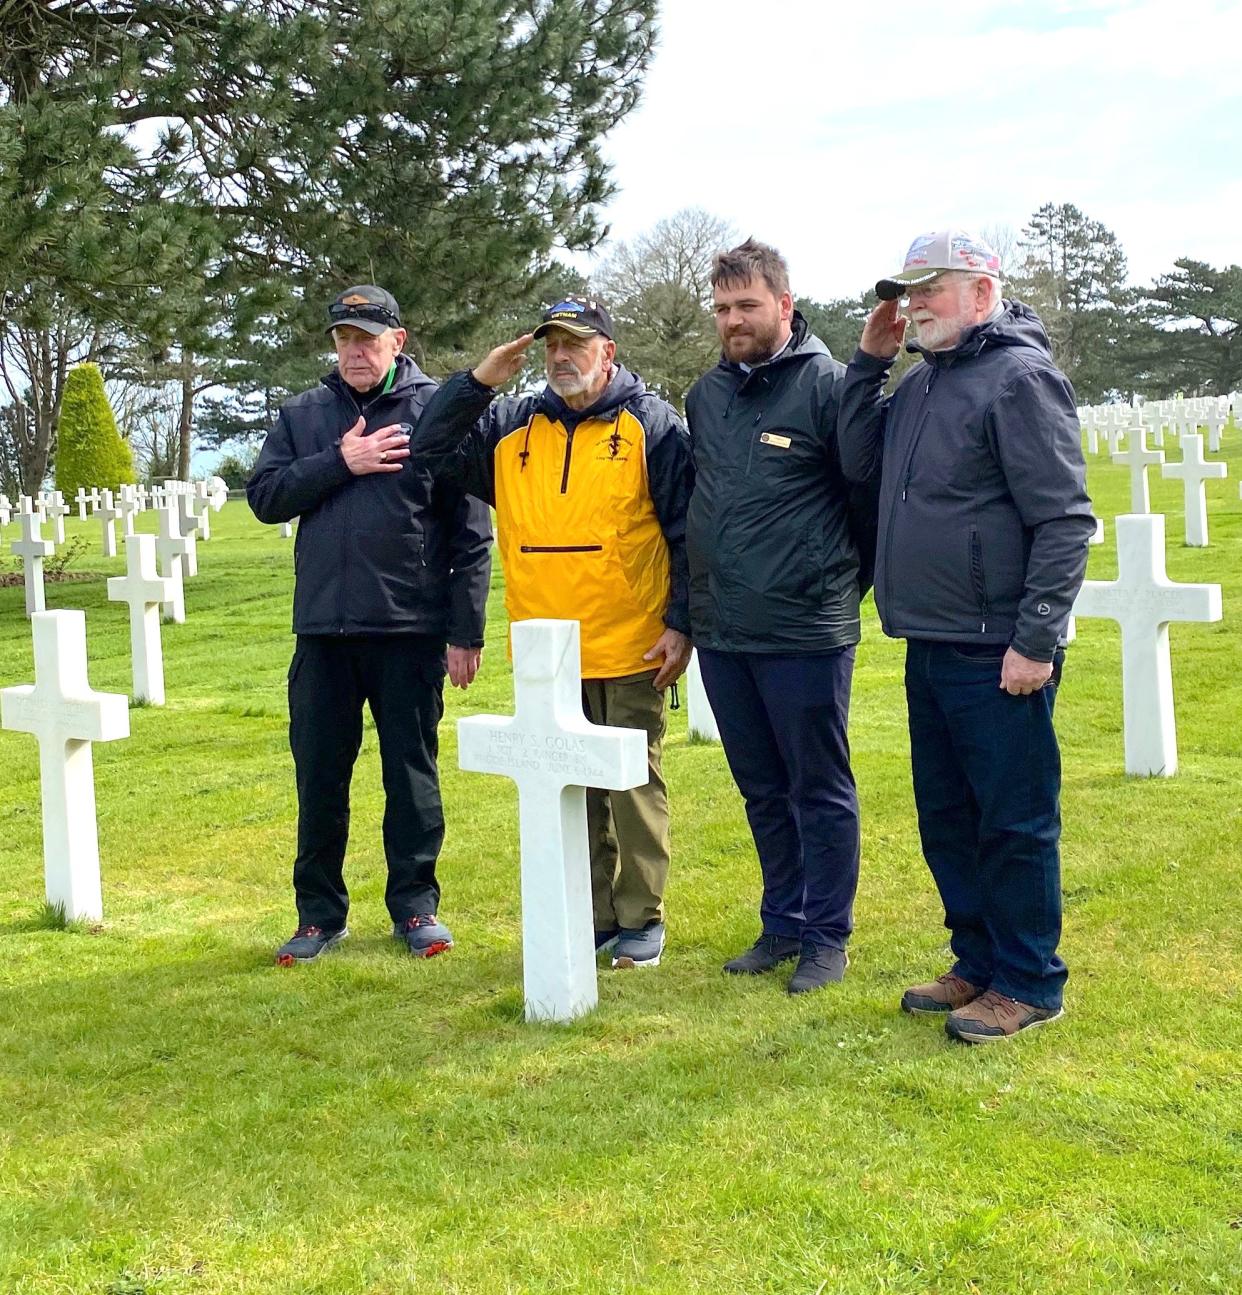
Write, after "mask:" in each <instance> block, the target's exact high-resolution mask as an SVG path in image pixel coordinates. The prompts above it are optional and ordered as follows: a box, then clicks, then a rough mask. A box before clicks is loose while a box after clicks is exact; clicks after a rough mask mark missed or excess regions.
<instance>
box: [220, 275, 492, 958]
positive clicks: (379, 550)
mask: <svg viewBox="0 0 1242 1295" xmlns="http://www.w3.org/2000/svg"><path fill="white" fill-rule="evenodd" d="M328 319H329V323H328V331H329V332H330V333H331V334H332V340H333V343H334V345H335V347H336V353H337V360H338V365H337V368H336V369H335V370H334V371H333V372H332V373H330V374H328V376H327V377H325V378H324V379H323V381H322V383H321V384H320V386H318V387H316V388H314V389H313V390H311V391H304V392H302V393H301V395H298V396H295V397H294V398H293V399H292V400H291V401H289V402H288V404H286V405H285V406H284V407H283V408H282V409H281V411H280V414H279V416H278V417H277V419H276V424H275V426H274V427H273V428H272V430H271V431H270V432H269V433H268V437H267V440H266V441H265V442H264V445H263V451H262V453H261V454H260V455H259V461H258V463H257V465H256V466H255V470H254V475H253V476H252V477H251V478H250V481H249V483H248V485H247V487H246V494H247V497H248V499H249V501H250V506H251V508H252V509H253V510H254V514H255V516H256V517H257V518H258V519H259V521H261V522H265V523H269V524H270V523H274V522H287V521H291V520H292V519H293V518H294V517H299V518H300V519H301V520H300V523H299V525H298V533H297V545H296V551H295V555H294V570H295V577H294V591H293V629H294V633H295V634H296V635H297V646H296V648H295V650H294V654H293V661H292V663H291V664H290V666H289V744H290V746H291V748H292V750H293V760H294V765H295V767H296V771H297V788H298V853H297V860H296V862H295V863H294V866H293V887H294V893H295V895H296V898H297V907H298V928H297V930H296V931H295V932H294V934H293V937H292V938H291V939H290V940H288V941H287V942H286V943H285V944H284V945H282V946H281V948H280V949H279V950H278V951H277V961H278V962H279V963H280V964H281V965H282V966H288V965H292V964H293V963H296V962H308V961H311V960H312V959H314V958H317V957H318V956H319V955H320V954H321V953H322V952H323V951H324V950H325V949H329V948H331V947H332V946H333V945H335V944H337V943H338V942H339V941H341V940H342V939H344V938H345V936H346V934H347V929H346V925H345V921H346V914H347V912H348V908H349V894H348V892H347V890H346V888H345V880H344V877H343V874H342V865H343V863H344V859H345V844H346V838H347V836H348V833H349V783H350V778H351V775H352V772H353V767H354V762H355V760H356V759H357V757H358V749H359V746H360V745H361V741H362V707H363V703H364V702H365V703H367V704H369V705H370V708H371V715H372V717H373V718H374V720H375V730H376V735H377V736H378V738H379V747H380V760H381V763H382V766H383V774H384V792H385V806H384V853H385V855H386V857H387V861H388V887H387V891H386V894H385V899H386V902H387V905H388V911H389V913H390V915H391V917H392V920H393V935H394V937H395V938H397V939H400V940H403V941H404V942H405V944H406V945H407V947H408V948H409V950H410V952H411V953H412V954H415V955H416V956H419V957H431V956H432V955H434V954H437V953H442V952H443V951H444V950H445V949H448V948H450V947H451V946H452V943H453V937H452V935H451V934H450V933H449V930H448V928H447V927H446V926H444V925H443V923H441V922H440V921H439V919H438V917H437V916H436V912H437V908H438V905H439V900H440V887H439V884H438V883H437V881H436V859H437V857H438V856H439V853H440V847H441V845H442V844H443V841H444V815H443V811H442V808H441V803H440V784H439V777H438V772H437V768H436V756H437V752H438V740H437V726H438V724H439V722H440V718H441V716H442V715H443V713H444V702H443V690H444V674H445V669H446V659H445V657H446V654H445V640H446V639H447V641H448V645H449V646H448V651H447V670H448V674H449V678H450V680H451V681H452V682H453V683H454V684H455V685H456V686H458V687H461V688H466V687H468V686H469V685H470V683H471V682H472V681H473V679H474V677H475V673H476V672H477V670H478V668H479V661H480V653H481V650H482V646H483V621H484V607H485V603H486V599H487V588H488V579H489V574H490V570H491V539H492V536H491V525H490V520H489V518H488V515H487V509H486V508H484V507H483V506H482V505H481V504H478V503H474V502H472V501H470V500H468V499H467V498H466V496H465V495H464V494H463V493H462V492H461V491H459V490H456V489H453V488H452V487H446V486H443V485H441V484H438V483H436V482H434V481H433V480H432V477H431V475H430V473H428V472H426V471H425V470H421V469H418V468H416V467H415V465H413V464H411V463H408V462H406V461H405V460H406V459H407V458H408V457H409V449H408V444H409V438H410V432H411V431H412V429H413V425H414V424H415V423H416V422H417V421H418V417H419V415H420V413H421V412H422V409H423V407H424V406H425V405H426V403H427V401H428V400H429V399H430V397H431V394H432V392H434V391H435V389H436V384H435V383H434V382H432V381H431V380H430V379H429V378H427V377H426V376H425V375H424V374H423V373H422V372H421V371H420V370H419V368H418V366H417V365H416V364H415V363H414V362H413V361H412V360H411V359H409V358H408V357H407V356H405V355H403V354H402V353H401V352H402V348H403V346H404V345H405V339H406V333H405V329H404V328H402V327H401V316H400V311H399V310H398V307H397V303H396V301H395V300H394V299H393V297H392V295H391V294H390V293H388V292H386V291H385V290H384V289H383V288H379V287H376V286H375V285H373V284H363V285H360V286H358V287H354V288H349V289H347V290H346V291H345V292H343V293H341V294H340V295H339V296H338V297H337V298H336V300H335V301H333V303H332V305H331V306H330V307H329V308H328Z"/></svg>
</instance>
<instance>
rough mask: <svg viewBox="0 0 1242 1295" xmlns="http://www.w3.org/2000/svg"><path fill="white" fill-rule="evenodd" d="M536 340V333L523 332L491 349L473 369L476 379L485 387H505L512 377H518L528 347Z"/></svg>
mask: <svg viewBox="0 0 1242 1295" xmlns="http://www.w3.org/2000/svg"><path fill="white" fill-rule="evenodd" d="M534 340H535V335H534V333H523V334H522V336H521V337H518V338H515V339H514V340H513V341H512V342H506V343H505V344H504V345H503V346H498V347H496V349H495V350H494V351H489V352H488V353H487V355H486V357H485V358H484V359H483V360H482V361H481V362H480V363H479V364H478V365H476V367H475V368H474V369H473V370H472V372H473V373H474V378H475V381H476V382H481V383H482V384H483V385H484V386H485V387H503V386H504V385H505V383H506V382H508V381H509V379H510V378H515V377H517V375H518V373H520V372H521V369H522V365H523V364H524V363H525V361H526V352H527V349H528V348H529V347H530V344H531V342H533V341H534Z"/></svg>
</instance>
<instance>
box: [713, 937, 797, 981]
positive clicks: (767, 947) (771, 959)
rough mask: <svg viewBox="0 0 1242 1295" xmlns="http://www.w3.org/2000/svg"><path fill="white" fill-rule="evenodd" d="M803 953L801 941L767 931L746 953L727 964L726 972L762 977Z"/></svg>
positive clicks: (735, 974) (734, 974)
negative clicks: (770, 933) (766, 972)
mask: <svg viewBox="0 0 1242 1295" xmlns="http://www.w3.org/2000/svg"><path fill="white" fill-rule="evenodd" d="M801 952H802V941H801V940H795V939H793V938H792V937H791V936H787V935H769V934H768V933H767V932H766V931H765V932H764V934H763V935H761V936H760V937H759V938H758V939H757V940H756V941H755V943H754V945H753V946H752V947H751V948H749V949H747V950H746V952H745V953H739V954H738V956H737V957H736V958H733V959H731V960H730V961H728V962H726V963H725V965H724V970H725V971H726V972H727V973H728V974H729V975H730V976H761V975H763V973H764V972H765V971H775V970H776V968H777V967H779V966H780V965H781V963H782V962H791V961H792V960H793V959H794V958H796V957H797V956H798V954H800V953H801Z"/></svg>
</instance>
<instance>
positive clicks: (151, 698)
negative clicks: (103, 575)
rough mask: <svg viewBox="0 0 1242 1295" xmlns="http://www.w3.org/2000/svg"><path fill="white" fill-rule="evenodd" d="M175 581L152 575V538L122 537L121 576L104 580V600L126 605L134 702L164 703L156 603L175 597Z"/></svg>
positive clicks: (153, 562) (171, 599)
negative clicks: (105, 598) (123, 566)
mask: <svg viewBox="0 0 1242 1295" xmlns="http://www.w3.org/2000/svg"><path fill="white" fill-rule="evenodd" d="M175 585H176V582H175V580H173V579H165V578H164V577H162V576H159V575H157V574H156V570H155V536H154V535H127V536H126V537H125V574H124V575H123V576H111V577H109V579H108V598H109V601H111V602H114V603H128V604H129V643H130V652H131V655H132V656H133V663H134V700H135V701H146V702H150V703H151V705H152V706H162V705H163V704H164V654H163V648H162V646H161V643H160V604H161V603H170V602H172V601H173V600H174V599H175V598H176V596H177V590H176V587H175Z"/></svg>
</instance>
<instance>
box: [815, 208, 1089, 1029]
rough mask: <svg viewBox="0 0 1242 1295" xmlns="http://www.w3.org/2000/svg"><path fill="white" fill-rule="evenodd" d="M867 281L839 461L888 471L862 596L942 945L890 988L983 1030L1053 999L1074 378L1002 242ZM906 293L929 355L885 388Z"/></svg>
mask: <svg viewBox="0 0 1242 1295" xmlns="http://www.w3.org/2000/svg"><path fill="white" fill-rule="evenodd" d="M876 291H877V293H878V294H879V295H880V297H881V298H882V299H883V300H882V301H881V304H880V305H879V306H877V307H876V309H875V310H874V311H872V313H871V316H870V317H869V319H868V320H867V324H866V327H865V328H864V330H863V334H862V341H861V343H860V347H859V350H858V351H857V352H856V353H855V355H854V358H853V360H852V361H851V362H850V365H849V368H848V370H847V372H846V377H845V384H844V388H843V390H842V394H841V413H840V422H839V440H840V445H841V463H842V467H843V468H844V470H845V472H846V475H847V476H849V477H851V478H852V479H853V480H855V481H863V480H866V479H868V478H871V477H873V476H874V475H875V474H877V473H881V490H880V531H879V550H878V553H877V559H876V577H875V594H876V604H877V606H878V608H879V612H880V620H881V623H882V624H883V626H884V632H885V633H886V634H889V635H891V636H892V637H894V638H904V639H905V640H906V641H907V642H906V699H907V703H908V706H909V720H910V755H911V763H912V766H913V775H914V796H915V802H916V804H917V807H918V818H919V832H920V835H921V837H922V843H923V853H924V856H925V857H926V859H927V864H928V867H929V868H930V869H931V872H932V876H933V877H934V878H935V881H936V885H937V887H938V888H939V890H940V897H941V899H942V900H943V902H944V909H945V925H946V926H947V927H948V929H949V931H950V932H951V944H952V948H953V953H954V957H955V961H954V963H953V966H952V967H951V968H950V969H949V970H948V971H947V972H945V973H944V974H943V975H941V976H939V977H938V978H937V979H936V980H934V981H932V982H930V983H928V984H924V985H915V986H914V987H912V988H911V989H908V990H907V991H906V993H905V995H904V997H903V998H902V1003H901V1005H902V1007H903V1008H904V1009H905V1010H906V1011H908V1012H913V1013H927V1014H939V1015H943V1016H944V1017H945V1028H946V1030H947V1032H948V1034H949V1035H950V1037H951V1038H956V1039H960V1040H962V1041H963V1042H967V1043H990V1042H994V1041H997V1040H1002V1039H1007V1038H1010V1037H1012V1036H1013V1035H1015V1034H1017V1033H1018V1032H1019V1031H1021V1030H1026V1029H1031V1028H1033V1027H1035V1026H1039V1025H1044V1024H1046V1023H1047V1022H1049V1021H1054V1020H1056V1019H1057V1017H1058V1016H1060V1015H1061V1012H1062V991H1063V987H1064V984H1065V979H1066V974H1067V973H1066V968H1065V963H1064V962H1063V961H1062V960H1061V958H1060V956H1059V955H1058V953H1057V944H1058V942H1059V939H1060V935H1061V881H1060V855H1059V850H1058V844H1059V840H1060V831H1061V819H1060V804H1059V801H1060V789H1061V762H1060V754H1059V752H1058V749H1057V739H1056V734H1055V733H1054V731H1053V727H1052V712H1053V704H1054V702H1055V700H1056V691H1057V686H1058V684H1059V683H1060V680H1061V666H1062V661H1063V659H1064V652H1063V650H1062V648H1063V645H1064V642H1065V637H1064V636H1065V626H1066V622H1067V620H1068V619H1069V614H1070V609H1071V607H1072V606H1073V603H1074V598H1075V596H1076V595H1077V593H1078V589H1079V586H1080V585H1081V584H1082V578H1083V574H1084V572H1085V570H1086V565H1087V544H1088V541H1089V540H1090V538H1091V535H1092V533H1093V531H1094V529H1095V521H1094V519H1093V517H1092V515H1091V501H1090V499H1088V498H1087V492H1086V488H1085V480H1086V473H1085V468H1084V464H1083V456H1082V447H1081V443H1080V431H1079V425H1078V414H1077V410H1076V408H1075V403H1076V402H1075V399H1074V391H1073V388H1072V387H1071V386H1070V384H1069V382H1068V380H1067V379H1066V378H1065V376H1064V374H1062V373H1061V372H1060V371H1059V370H1058V369H1057V367H1056V365H1055V364H1054V363H1053V360H1052V355H1051V353H1050V351H1049V346H1048V337H1047V334H1046V333H1045V332H1044V328H1043V325H1042V324H1041V323H1040V321H1039V319H1038V318H1037V317H1036V315H1035V314H1034V312H1033V311H1031V310H1030V309H1029V308H1028V307H1027V306H1024V305H1022V304H1021V303H1020V302H1017V301H1005V300H1003V299H1002V296H1001V282H1000V261H999V258H998V257H997V255H996V253H995V252H994V251H992V249H991V248H989V247H987V246H986V245H984V244H983V243H982V242H981V241H980V240H979V239H977V238H975V237H974V236H972V235H970V234H968V233H966V232H964V231H962V230H956V229H948V230H940V231H937V232H935V233H931V234H924V235H922V236H920V237H919V238H917V239H915V240H914V242H913V243H912V244H911V246H910V250H909V251H908V252H907V253H906V260H905V265H904V266H903V268H902V269H901V270H900V271H899V272H898V273H897V274H895V275H893V276H892V278H890V279H882V280H881V281H880V282H879V283H878V284H877V285H876ZM903 294H904V295H905V296H908V297H909V300H910V307H909V314H910V320H912V321H913V323H914V330H915V337H916V340H915V342H914V343H912V345H911V349H913V350H916V351H918V352H919V353H920V354H921V356H922V358H923V360H924V363H923V364H920V365H916V366H915V367H914V368H913V369H911V370H910V371H909V372H908V373H907V374H906V375H905V376H904V378H903V379H902V381H901V382H900V383H899V384H898V385H897V388H896V390H895V391H894V392H893V393H892V395H891V396H889V397H885V395H884V384H885V381H886V379H887V377H888V373H889V369H890V367H891V365H892V362H893V360H894V358H895V357H896V355H897V352H898V350H899V349H900V347H901V343H902V341H903V339H904V337H905V331H906V324H907V320H906V319H905V318H903V317H902V316H901V315H900V314H899V312H898V299H899V298H900V297H901V296H902V295H903Z"/></svg>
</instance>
